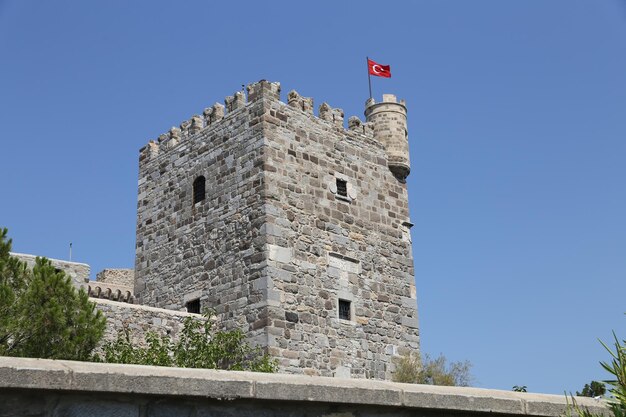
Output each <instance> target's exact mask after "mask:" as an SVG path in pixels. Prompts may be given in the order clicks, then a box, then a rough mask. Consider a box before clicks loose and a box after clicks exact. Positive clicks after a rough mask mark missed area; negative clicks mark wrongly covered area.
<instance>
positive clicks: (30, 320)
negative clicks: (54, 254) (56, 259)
mask: <svg viewBox="0 0 626 417" xmlns="http://www.w3.org/2000/svg"><path fill="white" fill-rule="evenodd" d="M7 234H8V231H7V229H6V228H4V229H0V355H3V356H22V357H36V358H48V359H70V360H89V359H90V358H91V357H92V350H93V349H94V348H95V346H96V345H97V344H98V342H99V341H100V339H101V338H102V335H103V333H104V327H105V324H106V319H105V318H104V316H103V315H102V313H101V312H100V311H98V310H96V309H95V305H94V304H93V303H92V302H90V301H89V297H88V296H87V293H86V292H85V291H84V290H80V291H77V290H76V288H74V286H73V284H72V282H71V280H70V278H69V277H67V276H66V275H65V274H64V273H63V272H62V271H58V270H57V269H55V268H54V267H53V266H52V264H51V263H50V261H49V260H47V259H45V258H37V259H36V263H35V266H34V267H33V269H32V270H31V269H29V268H28V267H27V265H26V263H25V262H22V261H20V260H19V259H17V258H15V257H13V256H11V255H10V254H9V252H10V250H11V244H12V241H11V239H8V238H7Z"/></svg>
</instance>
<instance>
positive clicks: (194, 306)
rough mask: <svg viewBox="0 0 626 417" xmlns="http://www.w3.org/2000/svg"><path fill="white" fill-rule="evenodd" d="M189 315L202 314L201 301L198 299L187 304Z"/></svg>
mask: <svg viewBox="0 0 626 417" xmlns="http://www.w3.org/2000/svg"><path fill="white" fill-rule="evenodd" d="M187 313H195V314H200V299H199V298H196V299H195V300H191V301H189V302H188V303H187Z"/></svg>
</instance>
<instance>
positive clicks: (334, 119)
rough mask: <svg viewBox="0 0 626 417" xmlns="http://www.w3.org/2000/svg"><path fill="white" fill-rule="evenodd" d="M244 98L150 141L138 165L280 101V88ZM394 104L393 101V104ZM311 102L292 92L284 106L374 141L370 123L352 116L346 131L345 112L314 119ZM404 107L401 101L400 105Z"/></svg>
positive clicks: (251, 87)
mask: <svg viewBox="0 0 626 417" xmlns="http://www.w3.org/2000/svg"><path fill="white" fill-rule="evenodd" d="M246 91H247V98H246V94H244V93H243V91H237V92H235V93H234V94H233V95H230V96H227V97H225V98H224V104H221V103H215V104H214V105H213V106H211V107H207V108H206V109H204V111H203V112H202V115H198V114H196V115H193V116H192V117H191V118H190V119H188V120H185V121H183V122H182V123H181V124H180V125H179V126H178V127H172V128H171V129H170V130H169V131H168V132H166V133H163V134H161V135H159V137H158V139H157V140H156V141H155V140H150V141H149V142H148V144H147V145H146V146H144V147H143V148H141V149H140V162H141V163H144V162H147V161H150V160H152V159H153V158H155V157H157V156H158V155H159V154H160V153H162V152H164V151H168V150H170V149H173V148H175V147H176V146H178V145H179V144H181V143H182V142H184V141H186V140H189V139H190V138H192V137H194V136H195V135H197V134H198V133H200V132H201V131H203V130H204V129H207V128H213V127H216V125H217V124H219V123H223V122H225V121H226V120H227V119H229V116H230V115H232V114H235V113H236V112H237V111H238V110H240V109H243V108H245V107H246V106H249V105H251V104H253V103H255V102H257V101H259V100H261V99H264V98H265V99H269V100H275V101H280V99H281V97H280V92H281V85H280V83H278V82H269V81H266V80H261V81H258V82H256V83H252V84H248V86H247V87H246ZM392 100H393V101H392ZM387 102H389V103H392V102H393V103H395V96H393V95H389V94H386V95H384V96H383V103H387ZM313 103H314V100H313V98H311V97H303V96H301V95H300V94H299V93H298V92H297V91H296V90H291V91H290V92H289V94H288V95H287V105H288V106H289V107H291V108H294V109H298V110H300V111H302V112H303V113H306V114H308V115H310V116H312V117H317V118H318V119H320V120H324V121H327V122H330V123H332V124H333V125H335V126H336V127H337V128H338V129H343V130H345V131H346V132H352V133H356V134H360V135H365V136H367V137H369V138H373V137H374V132H375V129H374V126H373V123H372V122H363V121H361V119H359V118H358V117H357V116H352V117H350V119H349V120H348V126H347V129H346V128H345V126H344V121H345V118H344V111H343V109H341V108H334V107H331V106H330V105H329V104H328V103H326V102H324V103H322V104H321V105H320V106H319V107H318V110H317V116H316V115H315V114H314V110H313V108H314V107H313ZM375 104H376V103H375V102H374V100H373V99H369V100H368V101H367V103H366V107H370V106H374V105H375ZM400 105H402V106H404V101H401V102H400Z"/></svg>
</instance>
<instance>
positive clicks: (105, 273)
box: [96, 268, 135, 287]
mask: <svg viewBox="0 0 626 417" xmlns="http://www.w3.org/2000/svg"><path fill="white" fill-rule="evenodd" d="M96 281H98V282H103V283H108V284H117V285H124V286H126V287H132V286H133V285H135V270H134V269H113V268H109V269H103V270H102V271H100V272H98V274H97V275H96Z"/></svg>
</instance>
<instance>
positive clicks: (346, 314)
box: [339, 299, 350, 320]
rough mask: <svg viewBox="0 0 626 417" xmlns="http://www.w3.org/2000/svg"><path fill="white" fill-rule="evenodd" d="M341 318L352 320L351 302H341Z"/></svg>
mask: <svg viewBox="0 0 626 417" xmlns="http://www.w3.org/2000/svg"><path fill="white" fill-rule="evenodd" d="M339 318H340V319H343V320H350V301H347V300H341V299H340V300H339Z"/></svg>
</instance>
